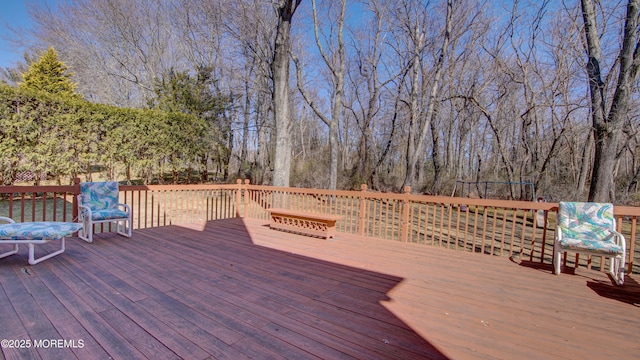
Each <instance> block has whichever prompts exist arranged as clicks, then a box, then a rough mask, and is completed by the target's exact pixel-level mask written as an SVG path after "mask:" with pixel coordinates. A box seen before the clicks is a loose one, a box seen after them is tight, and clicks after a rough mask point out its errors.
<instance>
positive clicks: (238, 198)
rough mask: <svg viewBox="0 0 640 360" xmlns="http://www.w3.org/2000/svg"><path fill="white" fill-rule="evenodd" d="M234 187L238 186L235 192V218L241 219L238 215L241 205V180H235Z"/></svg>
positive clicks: (240, 215)
mask: <svg viewBox="0 0 640 360" xmlns="http://www.w3.org/2000/svg"><path fill="white" fill-rule="evenodd" d="M236 185H238V189H237V190H236V217H242V214H240V205H242V179H236Z"/></svg>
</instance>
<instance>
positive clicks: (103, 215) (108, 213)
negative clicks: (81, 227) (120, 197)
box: [91, 209, 129, 221]
mask: <svg viewBox="0 0 640 360" xmlns="http://www.w3.org/2000/svg"><path fill="white" fill-rule="evenodd" d="M128 218H129V214H128V213H127V212H126V211H122V210H118V209H106V210H98V211H94V212H92V213H91V220H93V221H100V220H109V219H128Z"/></svg>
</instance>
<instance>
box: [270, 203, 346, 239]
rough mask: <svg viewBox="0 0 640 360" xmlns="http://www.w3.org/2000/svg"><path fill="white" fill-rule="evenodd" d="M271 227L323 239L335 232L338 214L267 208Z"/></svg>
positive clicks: (333, 234)
mask: <svg viewBox="0 0 640 360" xmlns="http://www.w3.org/2000/svg"><path fill="white" fill-rule="evenodd" d="M268 211H269V213H270V214H271V216H270V221H269V227H270V228H271V229H276V230H283V231H292V232H297V233H302V234H305V235H310V236H319V237H323V238H325V239H329V238H331V237H334V236H335V234H336V221H338V220H340V216H336V215H327V214H318V213H309V212H300V211H294V210H289V209H275V208H274V209H269V210H268Z"/></svg>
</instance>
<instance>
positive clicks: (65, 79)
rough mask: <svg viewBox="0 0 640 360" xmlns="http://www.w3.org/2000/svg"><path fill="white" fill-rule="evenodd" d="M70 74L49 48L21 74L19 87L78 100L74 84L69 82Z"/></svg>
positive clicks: (56, 54) (78, 96) (54, 52)
mask: <svg viewBox="0 0 640 360" xmlns="http://www.w3.org/2000/svg"><path fill="white" fill-rule="evenodd" d="M71 75H72V74H71V73H70V72H68V71H67V66H66V65H65V64H64V63H63V62H62V61H60V60H58V53H57V52H56V51H55V50H54V49H53V47H49V49H47V51H45V53H44V54H43V55H42V56H41V57H40V59H39V60H38V61H36V62H34V63H32V64H31V65H30V66H29V70H27V72H25V73H24V74H22V78H23V80H24V81H23V82H21V83H19V85H18V86H19V87H20V88H23V89H34V90H39V91H44V92H48V93H50V94H56V95H61V96H68V97H74V98H80V95H79V94H78V93H76V92H75V88H76V84H75V83H74V82H72V81H71Z"/></svg>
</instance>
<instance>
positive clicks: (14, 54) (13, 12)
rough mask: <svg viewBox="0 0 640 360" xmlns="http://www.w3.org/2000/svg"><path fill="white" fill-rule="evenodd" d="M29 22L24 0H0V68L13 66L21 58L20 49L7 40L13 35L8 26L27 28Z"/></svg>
mask: <svg viewBox="0 0 640 360" xmlns="http://www.w3.org/2000/svg"><path fill="white" fill-rule="evenodd" d="M30 24H31V21H30V20H29V15H28V14H27V7H26V2H25V1H23V0H0V68H4V67H9V66H13V65H14V64H15V63H16V62H18V61H19V60H21V59H22V50H21V49H17V48H15V46H14V45H12V44H11V43H10V42H9V41H7V40H8V39H10V38H11V37H12V36H14V35H13V34H12V32H11V31H9V29H8V26H11V27H14V28H16V27H19V28H28V27H29V26H30Z"/></svg>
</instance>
